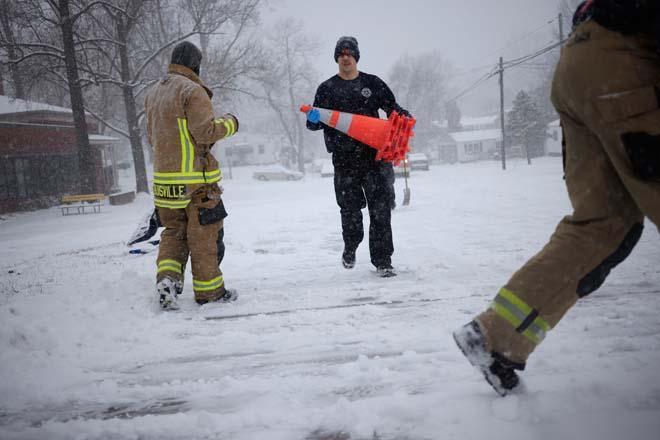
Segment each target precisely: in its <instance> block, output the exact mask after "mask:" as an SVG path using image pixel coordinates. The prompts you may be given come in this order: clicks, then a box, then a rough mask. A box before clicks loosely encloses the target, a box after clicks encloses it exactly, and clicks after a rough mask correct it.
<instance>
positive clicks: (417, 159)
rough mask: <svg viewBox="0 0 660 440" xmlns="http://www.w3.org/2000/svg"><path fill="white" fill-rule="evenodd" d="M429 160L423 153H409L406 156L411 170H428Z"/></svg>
mask: <svg viewBox="0 0 660 440" xmlns="http://www.w3.org/2000/svg"><path fill="white" fill-rule="evenodd" d="M430 162H431V161H429V158H428V156H427V155H426V154H424V153H411V154H409V155H408V165H409V166H410V169H411V170H424V171H428V170H429V165H430Z"/></svg>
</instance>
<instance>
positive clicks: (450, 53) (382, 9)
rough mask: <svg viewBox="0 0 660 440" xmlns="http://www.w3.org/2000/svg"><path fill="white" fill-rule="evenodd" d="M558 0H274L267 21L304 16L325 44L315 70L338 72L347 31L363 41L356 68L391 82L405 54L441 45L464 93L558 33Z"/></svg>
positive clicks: (325, 75)
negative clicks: (338, 52) (337, 49)
mask: <svg viewBox="0 0 660 440" xmlns="http://www.w3.org/2000/svg"><path fill="white" fill-rule="evenodd" d="M558 3H559V1H558V0H407V1H406V0H394V1H393V0H331V1H325V2H320V1H317V0H271V1H270V3H269V4H270V8H267V9H270V11H266V12H265V13H264V15H263V18H264V21H265V22H266V24H272V23H273V22H275V21H276V20H277V19H278V18H283V17H294V18H297V19H300V20H302V22H303V23H304V26H305V29H306V30H307V31H308V32H310V33H311V34H313V35H314V36H315V37H316V38H317V39H318V41H319V42H320V45H321V48H320V53H319V56H318V57H317V59H316V63H315V65H316V67H317V69H318V71H319V73H320V74H321V78H323V79H325V78H328V77H330V76H332V75H333V74H335V73H337V65H336V64H335V62H334V60H333V52H334V46H335V43H336V41H337V39H338V38H339V37H340V36H342V35H352V36H355V37H356V38H357V39H358V42H359V46H360V52H361V58H360V63H359V65H358V67H359V69H360V70H362V71H365V72H369V73H373V74H376V75H378V76H381V77H382V78H384V79H387V77H388V74H389V71H390V68H391V66H392V64H393V63H394V61H395V60H396V59H397V58H398V57H400V56H401V55H402V54H404V53H409V54H412V55H414V54H419V53H423V52H427V51H430V50H439V51H440V52H441V53H442V54H443V55H444V56H445V58H446V59H447V60H448V61H449V62H450V63H451V65H452V66H453V68H454V70H455V72H456V73H458V75H457V77H456V78H455V81H456V83H455V84H454V86H455V87H457V88H458V89H459V90H460V88H462V87H465V84H468V85H469V84H470V83H472V82H473V81H474V80H475V79H476V78H478V77H480V76H481V75H483V74H485V73H486V72H487V71H488V70H489V69H490V67H491V66H493V65H495V64H496V63H497V61H498V59H499V56H500V55H502V56H504V57H505V60H506V59H513V58H515V57H518V56H521V55H525V54H527V53H530V52H534V51H535V50H536V49H539V48H542V47H544V46H546V45H548V44H549V43H550V42H551V41H553V39H556V38H557V33H558V23H557V20H556V18H557V13H558Z"/></svg>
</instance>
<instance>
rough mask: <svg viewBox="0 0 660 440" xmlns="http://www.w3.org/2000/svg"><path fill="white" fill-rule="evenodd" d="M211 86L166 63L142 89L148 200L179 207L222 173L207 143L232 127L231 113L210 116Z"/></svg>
mask: <svg viewBox="0 0 660 440" xmlns="http://www.w3.org/2000/svg"><path fill="white" fill-rule="evenodd" d="M212 96H213V92H211V90H210V89H208V88H207V87H206V86H205V85H204V83H202V81H201V80H200V79H199V77H198V76H197V75H196V74H195V73H194V72H193V71H192V70H190V69H189V68H187V67H184V66H181V65H178V64H170V66H169V68H168V72H167V76H166V77H165V78H164V79H162V80H160V81H159V82H158V84H156V85H155V86H154V87H152V89H151V90H150V91H149V92H148V93H147V96H146V98H145V110H146V116H147V137H148V140H149V143H150V144H151V146H152V147H153V149H154V185H153V191H154V202H155V204H156V206H157V207H159V208H171V209H180V208H185V207H186V206H187V205H188V203H190V199H191V196H192V194H193V193H195V192H199V191H200V189H203V188H205V187H207V186H209V185H212V186H213V187H217V182H219V181H220V179H221V178H222V173H221V171H220V167H219V164H218V161H217V160H216V158H215V157H213V154H211V147H212V146H213V144H214V143H215V142H216V141H218V140H220V139H224V138H227V137H229V136H231V135H233V134H234V133H236V131H237V130H238V120H237V119H236V118H235V117H234V116H233V115H229V114H227V115H224V116H223V117H220V118H216V117H215V115H214V113H213V107H212V106H211V97H212Z"/></svg>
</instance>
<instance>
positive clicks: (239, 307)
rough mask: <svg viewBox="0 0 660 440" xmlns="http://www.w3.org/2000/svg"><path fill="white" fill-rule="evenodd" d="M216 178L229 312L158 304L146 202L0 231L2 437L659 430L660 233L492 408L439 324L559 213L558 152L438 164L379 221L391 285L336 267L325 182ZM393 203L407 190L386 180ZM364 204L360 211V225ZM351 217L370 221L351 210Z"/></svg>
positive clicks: (566, 434) (10, 221)
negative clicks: (135, 242)
mask: <svg viewBox="0 0 660 440" xmlns="http://www.w3.org/2000/svg"><path fill="white" fill-rule="evenodd" d="M252 171H253V170H251V169H248V168H237V169H234V170H233V175H234V179H233V180H227V181H225V182H224V187H225V202H226V206H227V208H228V210H229V213H230V216H229V217H228V218H227V220H226V223H225V227H226V235H225V237H226V244H227V255H226V259H225V263H224V264H223V271H224V273H225V278H226V282H227V285H228V287H232V288H235V289H238V291H239V292H240V295H241V296H240V298H239V300H238V301H237V302H236V303H234V304H229V305H228V304H210V305H206V306H203V307H201V308H200V307H198V306H197V305H196V304H195V303H194V302H193V299H192V291H191V289H190V286H186V290H185V293H184V295H183V298H182V299H181V304H182V309H181V310H180V311H178V312H171V313H163V312H161V311H160V310H159V309H158V307H157V304H156V300H155V296H154V293H153V289H154V278H155V258H156V254H155V252H152V253H149V254H146V255H129V254H128V252H127V250H128V249H127V248H126V246H125V245H124V242H125V240H126V239H127V238H128V237H129V235H130V234H131V233H132V232H133V230H134V229H135V226H136V224H137V222H138V221H139V219H140V218H141V217H142V216H143V215H144V213H145V212H146V211H148V209H150V206H151V202H150V200H149V199H148V198H147V197H139V198H138V200H137V201H136V202H134V203H133V204H131V205H127V206H104V207H103V212H102V213H101V214H89V215H81V216H68V217H63V216H61V215H60V212H59V210H58V209H56V208H53V209H50V210H44V211H37V212H30V213H22V214H16V215H5V216H3V218H2V220H0V243H2V247H1V248H0V268H1V272H0V293H1V294H0V438H2V439H14V438H20V439H70V438H75V439H88V438H89V439H125V438H127V439H175V438H186V439H202V438H209V439H269V440H279V439H282V440H284V439H286V440H290V439H308V440H312V439H314V440H319V439H332V440H346V439H352V440H355V439H363V440H371V439H407V440H413V439H415V440H418V439H461V440H465V439H479V440H481V439H489V440H491V439H492V440H495V439H506V440H511V439H523V438H524V439H548V440H550V439H552V440H557V439H598V440H609V439H612V440H615V439H616V440H620V439H624V438H625V439H627V440H632V439H640V440H641V439H643V440H651V439H657V438H660V236H659V234H658V231H657V230H656V228H655V227H653V225H651V224H650V223H647V228H646V230H645V233H644V236H643V237H642V239H641V241H640V243H639V245H638V246H637V248H636V249H635V251H634V252H633V255H632V256H631V257H630V258H629V259H628V260H627V261H626V262H625V263H623V264H622V265H621V266H620V267H619V268H617V269H616V270H615V271H614V273H613V274H612V275H611V276H610V278H609V279H608V281H607V283H606V284H605V286H604V287H603V288H601V289H600V290H599V291H598V292H596V293H594V294H592V295H591V296H590V297H588V298H586V299H584V300H582V301H580V302H579V303H578V305H577V306H576V307H575V308H574V309H573V310H572V311H571V312H569V314H568V316H567V318H566V319H565V320H564V321H562V323H561V324H560V325H559V326H558V328H556V329H555V330H553V331H552V332H551V333H550V335H549V336H548V338H547V339H546V342H545V343H544V344H543V345H542V346H541V347H540V348H539V349H538V350H537V352H536V353H534V355H533V357H532V358H531V359H530V362H529V363H528V368H527V371H525V372H524V373H523V378H524V382H525V388H526V389H525V390H524V392H522V393H519V394H516V395H511V396H508V397H505V398H500V397H498V396H497V395H496V394H495V393H494V392H493V391H492V390H491V389H490V388H489V387H488V386H487V385H486V384H485V382H484V381H483V379H482V378H481V377H480V375H479V374H478V373H477V372H476V371H475V370H473V369H472V368H471V367H470V366H469V365H468V363H467V361H466V360H465V359H464V358H463V356H462V355H461V354H460V353H459V351H458V349H457V348H456V347H455V346H454V343H453V340H452V338H451V331H452V330H453V329H455V328H457V327H458V326H460V325H462V324H464V323H465V322H467V321H468V320H469V319H470V318H471V317H472V316H473V315H474V314H476V313H477V312H479V311H481V310H482V309H483V308H485V307H486V306H487V304H488V302H489V301H490V299H491V298H492V296H493V295H494V294H495V293H496V292H497V289H498V288H499V287H500V286H501V285H502V284H503V283H504V282H506V281H507V279H508V277H509V275H510V274H511V273H512V272H513V271H514V270H515V269H517V268H518V267H519V266H520V265H521V264H522V263H523V262H524V261H526V259H527V258H529V257H530V256H531V255H533V254H534V253H535V252H537V251H538V250H539V249H540V248H541V246H542V245H543V244H544V243H545V241H546V240H547V238H548V237H549V235H550V234H551V232H552V231H553V229H554V227H555V225H556V223H557V222H558V221H559V219H560V218H561V216H563V215H564V214H566V213H568V212H569V204H568V200H567V197H566V195H565V190H564V183H563V181H562V173H561V159H558V158H543V159H538V160H535V161H534V164H533V166H531V167H530V166H528V165H527V164H526V163H525V162H521V161H514V162H510V163H509V167H508V170H507V171H506V172H503V171H502V170H501V169H500V165H499V163H497V162H481V163H474V164H463V165H454V166H434V167H432V168H431V171H430V172H421V171H420V172H415V173H414V174H413V177H412V178H411V179H410V185H411V189H412V203H411V205H410V206H408V207H401V206H399V207H397V209H396V210H395V211H394V213H393V229H394V238H395V248H396V252H395V255H394V265H395V267H396V268H397V269H398V270H399V276H398V277H396V278H392V279H381V278H378V277H376V275H375V271H374V268H373V267H372V266H371V264H370V263H369V257H368V250H367V245H366V244H367V243H366V242H364V243H363V245H362V246H361V247H360V249H359V250H358V264H357V266H356V267H355V269H353V270H351V271H347V270H345V269H343V268H342V267H341V265H340V262H339V259H340V253H341V250H342V240H341V232H340V223H339V212H338V208H337V207H336V205H335V201H334V193H333V189H332V179H328V178H325V179H323V178H320V177H317V176H314V175H308V176H307V177H305V179H304V180H302V181H295V182H258V181H255V180H253V179H251V172H252ZM396 186H397V188H396V190H397V197H398V202H399V204H400V200H401V196H402V193H403V181H401V180H398V181H397V183H396ZM365 214H366V213H365ZM365 217H366V215H365Z"/></svg>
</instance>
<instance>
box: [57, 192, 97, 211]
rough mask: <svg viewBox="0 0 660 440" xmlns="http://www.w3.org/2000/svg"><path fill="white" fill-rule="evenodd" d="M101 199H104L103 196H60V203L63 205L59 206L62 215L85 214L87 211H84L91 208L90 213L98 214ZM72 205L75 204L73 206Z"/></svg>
mask: <svg viewBox="0 0 660 440" xmlns="http://www.w3.org/2000/svg"><path fill="white" fill-rule="evenodd" d="M103 199H105V194H76V195H67V196H62V203H64V205H61V206H60V209H62V215H70V214H86V213H87V212H89V210H87V211H85V208H88V209H89V208H91V210H92V211H91V212H94V213H100V212H101V204H102V203H103ZM74 203H76V204H75V205H74ZM72 211H73V212H72Z"/></svg>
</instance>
